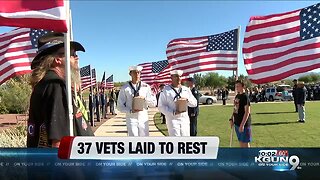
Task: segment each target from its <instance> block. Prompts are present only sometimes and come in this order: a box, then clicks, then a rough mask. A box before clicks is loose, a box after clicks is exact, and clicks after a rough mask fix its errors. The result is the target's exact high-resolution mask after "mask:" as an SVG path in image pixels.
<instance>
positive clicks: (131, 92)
mask: <svg viewBox="0 0 320 180" xmlns="http://www.w3.org/2000/svg"><path fill="white" fill-rule="evenodd" d="M141 70H142V67H141V66H131V67H129V75H130V76H131V81H129V82H128V83H126V84H125V85H123V86H122V87H121V89H120V92H119V97H118V102H117V105H118V109H119V111H120V112H122V113H126V121H127V130H128V136H149V119H148V111H147V109H148V106H150V107H155V106H156V103H157V100H156V97H155V96H153V95H152V92H151V88H150V86H149V85H148V84H146V83H144V82H141V81H140V73H141Z"/></svg>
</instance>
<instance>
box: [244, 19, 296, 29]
mask: <svg viewBox="0 0 320 180" xmlns="http://www.w3.org/2000/svg"><path fill="white" fill-rule="evenodd" d="M299 20H300V17H299V16H293V17H289V18H285V19H280V20H276V21H271V22H266V23H262V24H253V25H250V26H247V28H246V32H250V31H253V30H257V29H262V28H266V27H271V26H277V25H281V24H287V23H290V22H294V21H299Z"/></svg>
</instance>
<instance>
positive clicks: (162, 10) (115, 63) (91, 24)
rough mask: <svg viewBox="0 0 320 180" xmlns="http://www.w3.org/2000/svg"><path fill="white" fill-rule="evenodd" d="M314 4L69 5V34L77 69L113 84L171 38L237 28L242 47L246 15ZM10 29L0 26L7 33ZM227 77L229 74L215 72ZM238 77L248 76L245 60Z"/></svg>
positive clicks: (156, 55) (161, 54)
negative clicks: (88, 68)
mask: <svg viewBox="0 0 320 180" xmlns="http://www.w3.org/2000/svg"><path fill="white" fill-rule="evenodd" d="M316 3H317V2H316V1H294V2H290V1H280V2H279V1H259V2H253V1H201V2H198V1H174V2H170V1H166V2H161V1H118V2H116V1H79V0H78V1H71V9H72V17H73V34H74V39H75V40H76V41H79V42H81V43H82V44H83V45H84V46H85V48H86V52H85V53H79V55H80V66H81V67H82V66H85V65H88V64H91V65H92V66H93V67H94V68H96V69H97V73H98V80H99V81H100V80H101V77H102V74H103V71H106V73H107V75H111V74H114V81H126V80H128V79H129V75H128V66H130V65H136V64H139V63H143V62H150V61H158V60H164V59H166V54H165V50H166V45H167V43H168V42H169V41H170V40H172V39H175V38H181V37H195V36H203V35H211V34H216V33H220V32H224V31H228V30H231V29H234V28H237V27H238V26H239V25H240V26H241V28H242V29H241V44H242V41H243V34H244V30H245V26H246V25H247V23H248V21H249V18H250V16H257V15H268V14H274V13H281V12H286V11H291V10H295V9H300V8H303V7H306V6H309V5H312V4H316ZM8 29H10V28H0V32H1V33H2V32H5V31H7V30H8ZM217 72H219V73H221V74H223V75H225V76H229V75H232V72H229V71H217ZM239 73H240V74H247V73H246V71H245V68H244V65H243V60H240V62H239Z"/></svg>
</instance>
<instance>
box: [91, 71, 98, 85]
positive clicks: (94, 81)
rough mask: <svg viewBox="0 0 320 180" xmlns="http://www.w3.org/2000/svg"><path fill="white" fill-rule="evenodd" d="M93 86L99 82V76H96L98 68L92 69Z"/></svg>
mask: <svg viewBox="0 0 320 180" xmlns="http://www.w3.org/2000/svg"><path fill="white" fill-rule="evenodd" d="M91 76H92V86H95V85H96V84H97V76H96V69H92V73H91Z"/></svg>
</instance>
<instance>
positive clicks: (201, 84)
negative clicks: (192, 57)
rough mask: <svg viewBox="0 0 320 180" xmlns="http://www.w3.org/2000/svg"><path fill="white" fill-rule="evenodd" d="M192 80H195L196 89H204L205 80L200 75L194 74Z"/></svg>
mask: <svg viewBox="0 0 320 180" xmlns="http://www.w3.org/2000/svg"><path fill="white" fill-rule="evenodd" d="M193 78H194V79H195V80H196V87H197V88H198V89H201V88H203V87H205V79H204V77H203V76H202V75H201V74H194V75H193Z"/></svg>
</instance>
